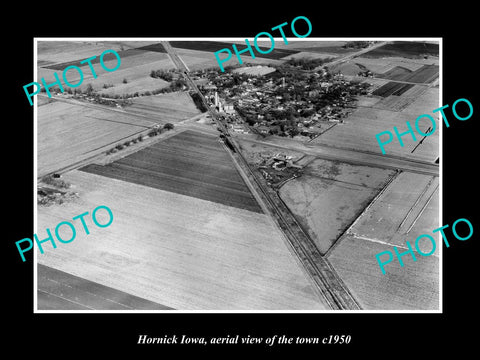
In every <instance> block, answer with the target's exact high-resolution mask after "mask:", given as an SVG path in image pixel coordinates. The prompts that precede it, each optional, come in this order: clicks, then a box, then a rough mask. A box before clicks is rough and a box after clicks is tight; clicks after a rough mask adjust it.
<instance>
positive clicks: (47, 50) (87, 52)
mask: <svg viewBox="0 0 480 360" xmlns="http://www.w3.org/2000/svg"><path fill="white" fill-rule="evenodd" d="M121 46H122V45H121V44H119V43H116V42H111V41H107V42H105V41H38V42H37V59H38V61H39V62H40V64H42V66H48V65H53V64H56V63H61V62H68V61H75V60H78V59H80V60H83V59H87V58H89V57H91V56H94V55H97V56H98V55H100V54H101V53H102V52H104V51H105V50H108V49H112V50H115V51H117V52H118V51H121V50H120V49H121ZM87 66H88V65H87Z"/></svg>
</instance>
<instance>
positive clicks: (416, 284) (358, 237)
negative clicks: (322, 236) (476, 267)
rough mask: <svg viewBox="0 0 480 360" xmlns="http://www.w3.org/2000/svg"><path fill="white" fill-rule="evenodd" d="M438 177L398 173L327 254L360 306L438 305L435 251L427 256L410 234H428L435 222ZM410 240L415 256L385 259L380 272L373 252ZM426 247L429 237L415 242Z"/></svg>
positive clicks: (401, 245) (426, 307) (401, 248)
mask: <svg viewBox="0 0 480 360" xmlns="http://www.w3.org/2000/svg"><path fill="white" fill-rule="evenodd" d="M438 191H439V190H438V177H431V176H425V175H419V174H413V173H408V172H402V173H400V174H399V175H398V176H397V177H396V178H395V179H394V181H393V182H391V183H390V184H389V186H388V187H387V189H386V190H385V192H383V193H382V194H381V195H380V196H379V197H378V198H377V199H376V200H375V202H374V203H373V204H372V206H371V207H370V208H369V209H367V211H366V212H365V213H363V214H362V215H361V216H360V218H359V219H358V220H357V221H356V223H355V224H354V225H353V226H352V227H351V228H350V229H349V230H348V232H347V233H346V234H345V236H343V237H342V238H341V239H340V240H339V241H338V242H337V244H335V246H334V247H333V248H332V250H331V251H330V252H329V254H328V259H329V260H330V262H331V263H332V265H333V266H334V268H335V269H336V270H337V272H338V273H339V274H340V276H341V277H342V279H343V280H344V281H345V283H346V284H347V285H348V287H349V289H350V290H351V291H352V293H353V294H354V295H355V296H356V298H357V299H358V300H359V301H360V302H361V304H362V305H363V306H364V307H365V309H385V308H386V309H391V310H403V309H420V310H433V309H438V307H439V273H440V272H439V252H440V250H439V249H440V248H441V243H442V240H441V235H438V236H435V235H434V236H433V237H434V238H437V240H438V241H437V250H436V252H435V253H434V254H433V255H431V256H428V257H424V256H421V255H420V254H418V253H417V252H416V251H415V239H416V238H417V237H418V236H419V235H421V234H432V230H434V229H436V228H438V227H439V226H440V225H439V218H438V216H439V192H438ZM405 241H409V242H410V244H411V245H412V247H413V249H414V251H415V254H416V259H417V261H416V262H414V261H413V259H412V257H411V256H404V257H403V258H402V260H403V262H404V263H405V266H404V267H401V266H400V264H399V262H398V261H396V260H394V261H392V262H391V263H389V264H388V265H385V271H386V274H385V275H383V274H382V272H381V269H380V267H379V265H378V262H377V260H376V257H375V255H376V254H378V253H380V252H382V251H391V252H393V246H397V247H398V248H399V251H406V250H408V248H407V246H406V244H405ZM419 248H420V249H421V251H423V252H425V253H428V252H430V251H431V249H432V245H431V243H430V242H429V241H428V240H424V241H423V242H420V243H419Z"/></svg>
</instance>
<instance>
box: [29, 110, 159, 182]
mask: <svg viewBox="0 0 480 360" xmlns="http://www.w3.org/2000/svg"><path fill="white" fill-rule="evenodd" d="M153 124H154V123H153V121H150V120H147V119H145V118H132V117H130V116H127V115H125V114H124V113H122V112H121V111H116V110H115V109H101V108H98V107H94V108H89V107H85V106H82V105H81V104H75V103H67V102H63V101H53V102H50V103H48V104H45V105H42V106H41V107H39V109H38V134H37V142H38V150H37V157H38V158H37V166H38V176H39V177H40V176H42V175H44V174H47V173H49V172H52V171H57V170H59V169H61V168H63V167H66V166H68V165H71V164H73V163H76V162H78V161H81V160H84V159H86V158H88V157H91V156H93V155H94V154H99V153H101V152H102V151H105V150H107V149H109V148H110V147H113V146H114V145H115V144H116V143H117V142H119V141H122V140H125V139H127V138H130V137H132V136H135V135H137V134H139V133H141V132H144V131H145V130H147V129H148V128H149V127H151V126H152V125H153Z"/></svg>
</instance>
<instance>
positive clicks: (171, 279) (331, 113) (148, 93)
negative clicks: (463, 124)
mask: <svg viewBox="0 0 480 360" xmlns="http://www.w3.org/2000/svg"><path fill="white" fill-rule="evenodd" d="M232 44H235V46H236V48H237V50H238V53H239V55H240V60H241V61H242V64H240V61H239V60H238V58H237V57H236V55H235V50H232ZM257 46H258V48H259V50H261V51H263V52H267V51H268V50H269V49H270V48H271V47H272V42H271V41H269V40H268V39H267V42H265V40H264V41H263V42H261V41H260V40H258V42H257ZM274 46H275V48H274V49H273V50H271V51H270V52H268V54H262V53H260V52H258V51H256V49H255V48H254V47H252V51H254V56H255V58H253V56H252V55H251V53H250V52H248V48H247V44H246V42H245V40H234V41H227V40H223V41H218V40H216V41H213V40H208V39H202V40H174V41H165V40H162V39H152V40H151V41H128V39H119V40H114V41H108V40H102V39H98V40H97V39H94V40H88V39H86V40H82V41H69V40H62V39H61V40H58V39H55V40H48V39H37V71H38V72H37V79H38V80H37V81H40V79H42V81H41V82H40V83H42V84H43V81H45V83H46V84H53V83H54V82H55V75H56V74H58V73H62V72H63V74H64V76H65V79H66V80H67V82H68V83H70V84H73V85H75V84H80V85H79V86H76V87H75V88H71V87H68V86H67V85H66V84H65V85H64V86H63V91H61V89H60V88H59V86H58V84H57V85H54V86H52V87H50V88H48V89H45V86H44V87H43V90H48V93H47V92H46V91H42V90H41V91H40V93H39V94H38V95H37V96H36V101H37V104H36V106H37V114H38V117H37V151H38V152H37V179H38V183H37V191H38V196H37V216H38V218H37V219H38V221H37V229H38V230H37V231H38V234H37V235H38V237H39V239H44V238H46V237H47V236H48V235H47V232H46V230H45V229H46V228H51V231H52V233H53V232H54V231H53V227H55V226H56V225H57V224H58V223H60V222H62V221H65V220H67V221H68V220H70V223H71V224H72V226H74V227H75V231H76V237H75V239H74V240H73V241H71V242H69V243H61V242H59V241H58V240H57V238H55V241H56V243H57V244H56V245H57V247H56V248H53V246H52V244H51V242H45V243H42V251H43V253H41V251H40V247H38V246H37V247H36V248H37V262H38V267H37V305H38V310H82V311H83V310H315V311H317V310H319V311H322V310H438V309H439V307H440V303H439V301H440V297H439V295H440V293H439V283H440V261H439V256H438V253H439V252H438V251H437V252H436V253H434V254H432V255H431V256H428V257H426V256H422V255H419V254H418V253H417V254H416V255H415V253H413V254H405V255H402V256H398V258H399V259H400V260H402V262H403V266H401V264H400V261H399V260H398V259H397V255H395V250H394V247H396V249H397V251H398V252H399V253H404V252H405V251H408V247H407V245H406V242H405V241H406V240H411V241H410V242H411V244H412V246H413V245H414V242H415V239H416V238H417V237H418V236H419V235H421V234H431V233H432V230H434V229H437V228H439V227H440V226H441V225H440V223H439V210H440V209H439V207H440V204H439V183H440V176H439V161H438V159H439V154H440V144H439V131H432V128H433V130H435V129H437V128H439V127H440V125H439V123H441V122H442V119H441V118H440V113H437V114H436V116H435V118H434V123H433V125H432V122H431V121H429V119H428V118H426V119H423V120H421V121H418V122H415V119H416V118H417V117H418V116H419V115H421V114H429V113H432V110H434V109H437V108H439V107H440V100H439V85H440V82H441V79H440V73H441V68H440V64H441V58H440V56H439V54H440V46H441V42H440V40H439V39H426V40H417V39H400V40H396V39H392V40H388V41H376V40H370V39H365V40H341V41H326V40H319V39H307V38H306V39H300V38H298V39H296V38H295V37H293V38H292V37H290V38H288V44H285V43H284V42H283V41H282V38H281V37H280V38H276V41H275V42H274ZM221 49H229V50H228V51H227V50H224V51H223V52H224V53H225V54H226V55H228V52H230V53H233V56H232V57H231V58H230V59H229V60H227V61H223V62H222V61H218V60H217V58H216V57H215V56H214V52H216V51H218V50H221ZM111 50H113V51H114V52H115V53H114V52H111ZM242 50H246V51H244V52H242ZM101 54H103V56H100V55H101ZM221 56H222V57H221ZM91 57H95V58H94V59H93V60H91V62H90V65H91V66H92V68H93V70H91V69H90V68H89V63H88V62H83V63H81V61H82V60H84V59H89V58H91ZM218 58H219V59H221V60H225V59H226V57H225V56H223V54H219V56H218ZM219 65H222V67H220V66H219ZM67 67H72V69H71V70H70V69H68V70H67V72H65V69H67ZM73 67H76V69H79V70H76V69H75V68H73ZM112 69H114V70H113V71H112ZM222 70H223V71H222ZM94 74H95V76H94ZM459 111H460V105H459ZM407 119H410V121H409V122H410V123H411V126H412V128H413V135H412V133H408V130H409V128H408V127H407V124H406V120H407ZM394 126H396V127H397V129H398V132H399V133H400V136H398V139H400V140H401V141H402V142H403V144H402V146H401V145H400V140H398V139H397V136H396V135H395V131H394V130H393V127H394ZM381 132H386V134H385V135H383V136H382V137H380V142H379V141H377V138H376V136H375V135H376V134H378V133H381ZM388 132H390V134H393V136H389V134H388ZM405 132H406V133H405ZM429 132H430V133H431V134H428V133H429ZM401 133H404V134H401ZM422 134H427V135H428V136H426V135H423V136H422ZM389 137H390V139H389ZM392 138H393V139H392ZM414 138H415V140H414ZM388 140H390V143H389V142H388ZM380 143H381V145H382V146H383V148H384V152H385V153H386V154H382V148H381V147H380V146H379V144H380ZM99 205H104V206H107V207H108V208H109V209H110V210H111V213H112V215H113V220H112V223H111V224H110V225H109V226H108V227H106V228H99V227H95V225H94V222H93V218H92V210H93V209H95V208H96V207H97V206H99ZM86 211H89V215H86V216H85V217H84V221H85V223H86V225H87V227H88V230H89V232H90V233H89V234H88V235H87V234H86V232H85V231H84V230H83V227H82V224H81V221H80V219H76V220H75V221H73V220H71V219H73V218H74V217H75V216H77V215H79V214H81V213H84V212H86ZM96 216H98V217H100V216H103V218H102V220H98V221H99V222H100V223H106V222H107V221H108V213H107V212H105V211H100V210H99V211H98V215H96ZM72 226H68V225H64V226H60V227H58V228H55V232H56V233H58V236H60V238H61V239H67V240H68V239H71V238H72ZM91 226H93V227H91ZM57 230H58V231H57ZM58 236H57V237H58ZM439 236H440V234H439V233H437V234H436V237H439ZM422 246H423V247H424V248H423V250H422ZM418 247H419V250H420V251H423V252H424V253H428V252H429V251H430V250H431V248H432V245H431V244H430V243H429V242H428V239H427V240H426V241H425V240H424V241H421V242H419V244H418ZM414 250H415V251H417V250H416V249H415V248H414ZM381 252H384V254H383V255H382V256H380V257H379V258H378V259H377V257H376V255H377V254H378V253H381ZM414 257H416V258H418V259H417V261H414ZM380 265H382V267H383V268H382V267H381V266H380ZM382 271H383V272H382Z"/></svg>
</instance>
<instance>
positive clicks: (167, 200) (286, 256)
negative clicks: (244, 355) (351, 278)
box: [37, 170, 325, 310]
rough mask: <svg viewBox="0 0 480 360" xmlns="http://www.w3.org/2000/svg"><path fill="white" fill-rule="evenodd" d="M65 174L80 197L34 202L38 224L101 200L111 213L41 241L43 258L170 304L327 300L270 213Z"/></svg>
mask: <svg viewBox="0 0 480 360" xmlns="http://www.w3.org/2000/svg"><path fill="white" fill-rule="evenodd" d="M63 178H64V180H66V181H68V182H70V183H72V184H74V188H75V191H77V192H78V193H79V198H78V199H77V200H75V201H73V202H69V203H64V204H62V205H53V206H49V207H39V208H38V229H45V228H47V227H50V228H51V227H52V226H54V224H57V223H58V222H60V221H62V220H65V219H71V218H72V217H73V216H76V215H78V214H80V213H83V212H85V211H90V212H91V211H92V210H93V209H94V208H95V207H97V206H98V205H100V204H104V205H106V206H108V207H109V208H110V209H111V210H112V213H113V215H114V220H113V222H112V224H111V225H110V226H108V227H107V228H102V229H100V228H98V227H95V226H94V225H93V224H92V221H91V219H90V218H86V223H87V226H88V227H89V229H90V234H89V235H88V236H87V235H85V234H84V233H81V231H80V230H79V231H78V233H77V238H76V239H75V240H74V241H73V242H71V243H69V244H59V245H58V247H57V248H56V249H52V248H47V245H46V246H45V253H44V254H40V253H38V254H37V255H38V257H37V259H38V263H39V264H42V265H45V266H49V267H52V268H54V269H58V270H61V271H64V272H67V273H69V274H72V275H74V276H79V277H81V278H84V279H86V280H89V281H93V282H96V283H99V284H101V285H103V286H108V287H111V288H113V289H117V290H119V291H123V292H126V293H128V294H132V295H134V296H138V297H140V298H143V299H145V300H149V301H153V302H155V303H157V304H161V305H163V306H168V307H170V308H173V309H186V310H223V309H231V310H251V309H259V310H262V309H266V310H267V309H285V310H287V309H292V310H294V309H306V310H309V309H320V310H321V309H325V306H324V305H323V304H322V303H321V302H320V300H319V297H318V296H317V294H316V293H315V292H314V290H313V286H312V285H311V283H310V280H309V279H307V278H306V275H305V274H304V273H303V270H301V269H300V267H299V265H298V264H297V262H296V260H295V259H294V257H293V255H292V254H291V253H290V251H289V249H288V248H287V247H286V245H285V240H284V239H283V237H282V235H281V234H280V233H279V231H278V230H277V229H276V227H275V226H273V225H272V222H271V220H270V219H269V218H268V217H267V216H265V215H263V214H259V213H255V212H251V211H247V210H242V209H238V208H234V207H230V206H225V205H222V204H219V203H215V202H211V201H205V200H202V199H198V198H192V197H190V196H184V195H180V194H177V193H173V192H169V191H162V190H159V189H156V188H152V187H149V186H142V185H138V184H134V183H131V182H126V181H121V180H116V179H112V178H109V177H105V176H99V175H95V174H91V173H87V172H84V171H77V170H75V171H72V172H69V173H66V174H64V176H63ZM101 215H105V218H104V217H102V216H101ZM98 216H99V219H98V221H99V222H101V223H102V222H103V223H105V222H107V219H106V217H107V216H108V215H106V214H104V213H101V212H100V211H99V212H98ZM40 233H41V232H40ZM65 236H67V235H65Z"/></svg>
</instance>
